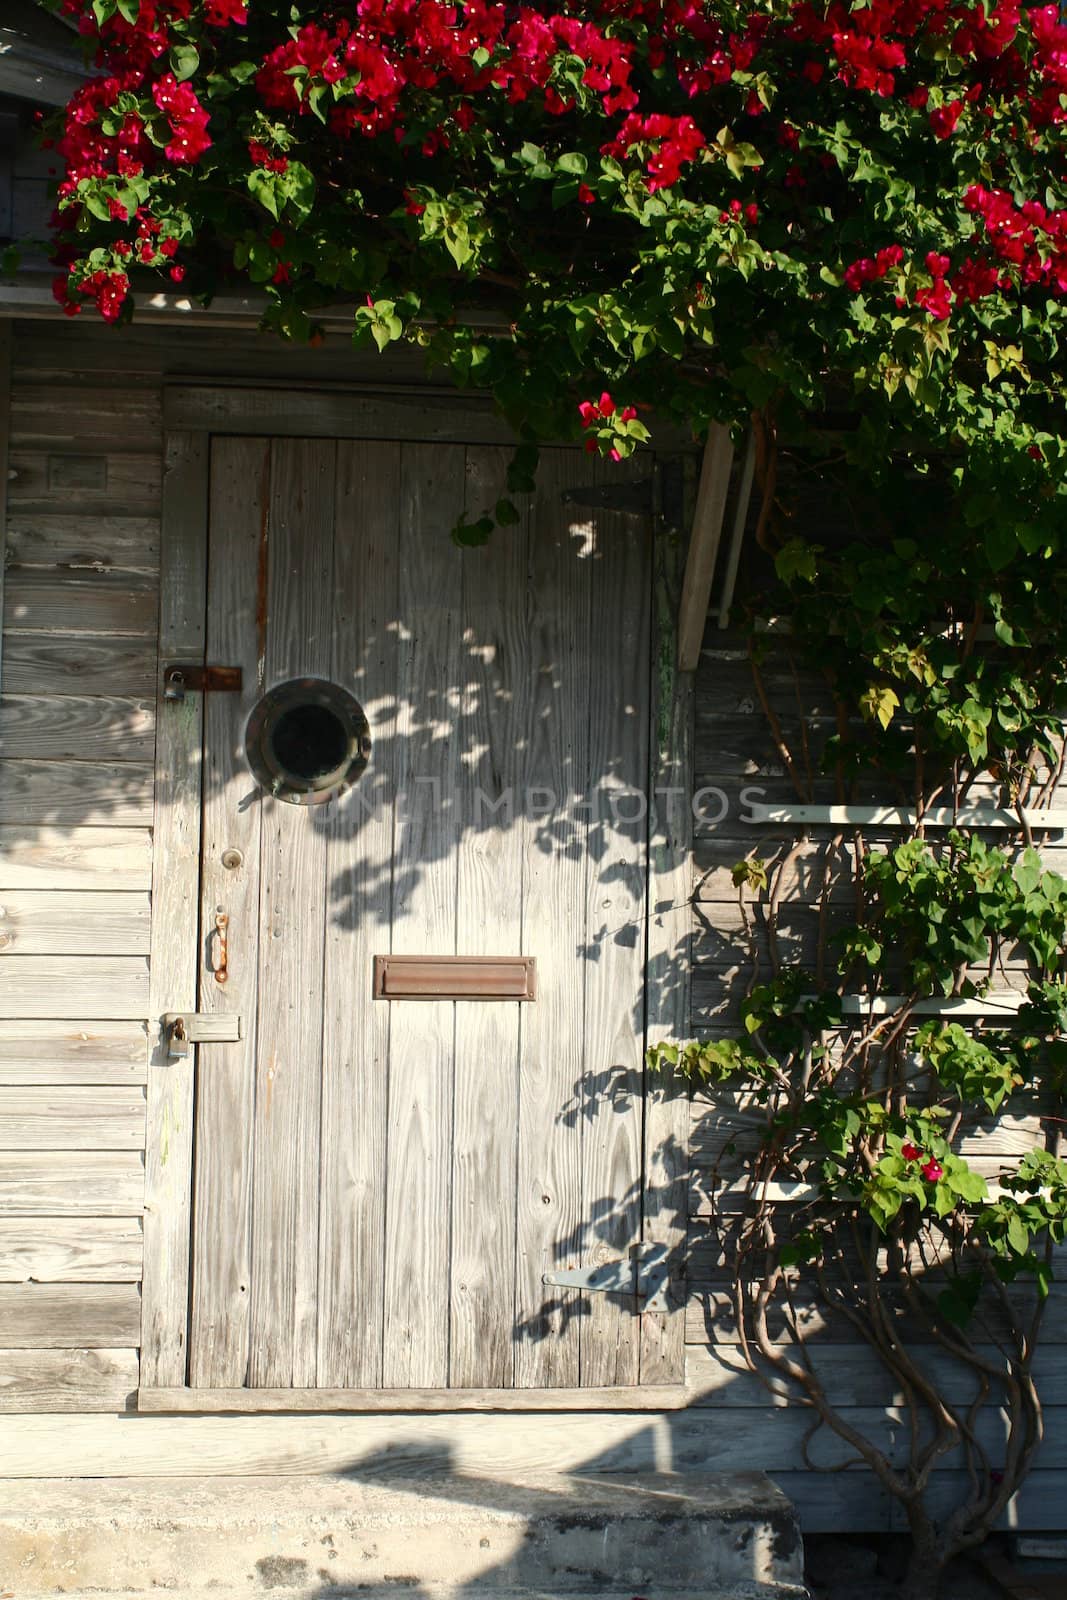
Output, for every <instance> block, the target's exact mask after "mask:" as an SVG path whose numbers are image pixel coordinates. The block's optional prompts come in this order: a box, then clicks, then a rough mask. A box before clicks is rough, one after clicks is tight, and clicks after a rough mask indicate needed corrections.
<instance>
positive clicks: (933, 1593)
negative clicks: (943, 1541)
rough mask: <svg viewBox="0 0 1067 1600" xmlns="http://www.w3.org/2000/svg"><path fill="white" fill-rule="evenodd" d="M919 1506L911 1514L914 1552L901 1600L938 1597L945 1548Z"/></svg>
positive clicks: (912, 1547)
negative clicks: (917, 1511)
mask: <svg viewBox="0 0 1067 1600" xmlns="http://www.w3.org/2000/svg"><path fill="white" fill-rule="evenodd" d="M916 1509H917V1508H912V1509H911V1511H910V1514H909V1517H908V1520H909V1522H910V1523H911V1554H910V1556H909V1557H908V1570H907V1572H906V1573H905V1574H904V1581H903V1582H902V1584H901V1586H900V1600H937V1591H938V1587H939V1585H940V1582H941V1569H942V1567H943V1566H944V1564H945V1552H944V1550H943V1549H942V1548H941V1545H940V1542H939V1540H938V1538H937V1535H936V1533H935V1531H934V1529H933V1528H932V1527H931V1525H930V1523H929V1522H928V1521H927V1519H926V1518H925V1516H923V1515H922V1513H921V1512H919V1513H918V1514H916Z"/></svg>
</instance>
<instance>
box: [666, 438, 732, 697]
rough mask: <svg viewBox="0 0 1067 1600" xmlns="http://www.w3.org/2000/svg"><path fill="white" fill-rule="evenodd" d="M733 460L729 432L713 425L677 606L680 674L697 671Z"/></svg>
mask: <svg viewBox="0 0 1067 1600" xmlns="http://www.w3.org/2000/svg"><path fill="white" fill-rule="evenodd" d="M733 460H734V447H733V444H732V442H731V440H730V431H729V429H728V428H724V427H723V426H722V425H721V424H720V423H713V424H712V425H711V427H710V428H709V429H708V440H707V444H706V445H705V446H704V461H703V465H702V467H701V470H700V483H699V485H698V487H697V499H696V507H695V509H694V512H693V528H692V532H691V533H690V536H689V553H688V555H687V557H686V566H685V577H684V580H683V582H682V593H681V599H680V602H679V606H678V670H679V672H692V671H694V670H695V668H696V665H697V662H698V661H699V660H700V644H701V640H702V639H703V637H704V624H705V622H706V621H707V615H708V600H709V599H710V597H711V583H712V579H713V578H714V576H715V559H716V557H717V556H718V553H719V544H720V541H721V539H722V524H723V517H724V516H725V514H726V497H727V494H728V493H729V489H730V469H731V467H732V466H733Z"/></svg>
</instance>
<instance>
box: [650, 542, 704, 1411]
mask: <svg viewBox="0 0 1067 1600" xmlns="http://www.w3.org/2000/svg"><path fill="white" fill-rule="evenodd" d="M684 561H685V543H684V538H683V535H682V533H681V530H680V529H678V528H672V527H670V526H668V525H665V524H662V523H661V525H660V526H659V527H658V528H657V530H656V538H655V543H654V547H653V600H652V604H653V618H652V648H651V661H652V684H651V696H650V700H651V707H650V711H651V714H650V728H651V733H650V739H649V749H650V769H651V770H650V777H649V807H650V810H649V863H648V868H649V881H648V894H649V918H648V954H647V958H646V966H645V1027H646V1042H647V1043H648V1044H649V1045H653V1044H658V1043H660V1042H661V1041H662V1040H664V1039H670V1038H675V1039H678V1038H686V1037H688V1034H689V1032H690V1027H691V1023H690V993H689V989H690V938H691V926H690V917H691V913H690V903H691V901H692V897H693V864H692V842H693V815H692V809H691V802H692V792H693V678H692V675H691V674H682V673H679V672H678V670H677V668H676V664H675V663H676V661H677V623H676V618H677V616H678V599H679V595H680V592H681V586H682V573H683V567H684ZM688 1146H689V1103H688V1096H687V1094H686V1093H685V1091H684V1089H681V1088H679V1086H678V1085H677V1084H664V1083H663V1082H662V1081H649V1082H648V1083H646V1087H645V1161H644V1170H645V1180H644V1181H645V1205H644V1238H645V1241H646V1242H647V1243H649V1244H662V1245H665V1246H666V1247H667V1249H668V1250H669V1251H670V1252H671V1254H672V1257H673V1264H674V1270H673V1272H672V1290H673V1299H674V1303H675V1309H673V1310H671V1311H669V1312H667V1313H665V1314H658V1313H652V1312H646V1313H645V1315H644V1316H643V1317H642V1318H641V1382H642V1383H643V1384H646V1383H647V1384H657V1383H676V1382H680V1381H681V1378H682V1375H683V1373H684V1370H685V1317H684V1311H683V1306H684V1288H683V1282H682V1255H683V1252H684V1248H685V1230H686V1220H685V1218H686V1188H687V1182H688V1170H689V1148H688Z"/></svg>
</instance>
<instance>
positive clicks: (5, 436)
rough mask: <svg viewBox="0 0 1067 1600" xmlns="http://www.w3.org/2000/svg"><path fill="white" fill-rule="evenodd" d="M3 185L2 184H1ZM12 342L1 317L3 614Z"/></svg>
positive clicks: (0, 568) (0, 550)
mask: <svg viewBox="0 0 1067 1600" xmlns="http://www.w3.org/2000/svg"><path fill="white" fill-rule="evenodd" d="M0 186H2V185H0ZM11 345H12V325H11V322H10V320H8V319H4V320H3V321H0V617H2V616H3V614H4V573H5V570H6V566H7V561H6V556H7V463H8V455H9V452H10V445H11ZM3 648H4V640H3V630H2V629H0V686H2V685H3Z"/></svg>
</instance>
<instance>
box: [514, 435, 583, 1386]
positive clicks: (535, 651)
mask: <svg viewBox="0 0 1067 1600" xmlns="http://www.w3.org/2000/svg"><path fill="white" fill-rule="evenodd" d="M589 477H590V466H589V462H588V459H587V458H585V457H584V456H583V457H578V458H574V457H571V456H569V455H567V454H565V453H564V452H562V451H551V452H545V454H544V457H543V459H542V463H541V477H540V493H539V495H538V497H537V500H536V501H535V503H534V508H533V513H532V517H533V523H532V530H531V532H532V544H531V579H532V582H531V595H530V615H529V623H528V630H529V631H528V636H529V644H530V655H529V665H528V667H527V677H528V679H529V682H530V684H531V704H530V715H529V719H528V723H527V727H528V732H527V734H526V738H525V741H524V743H525V751H524V754H525V760H524V763H523V799H524V817H523V944H524V946H525V951H526V953H528V954H530V955H535V956H536V957H537V963H538V986H539V998H538V1000H537V1003H536V1005H533V1006H529V1007H527V1009H526V1011H525V1012H524V1014H523V1027H522V1066H521V1073H520V1084H519V1181H518V1226H517V1248H518V1260H517V1285H516V1317H517V1340H518V1343H517V1346H516V1351H515V1382H516V1384H517V1385H518V1386H519V1387H522V1388H533V1389H540V1388H556V1387H559V1388H577V1387H578V1386H579V1383H580V1377H579V1366H578V1320H579V1317H580V1315H581V1297H580V1296H579V1295H578V1294H577V1293H576V1292H575V1291H574V1290H571V1289H547V1288H546V1287H545V1285H544V1284H543V1282H542V1276H543V1274H544V1273H545V1272H548V1271H550V1270H552V1269H554V1268H570V1267H577V1266H579V1265H580V1261H581V1256H580V1235H581V1230H582V1228H583V1226H584V1223H585V1221H586V1218H585V1216H584V1215H583V1214H582V1188H581V1137H582V1135H581V1126H580V1118H581V1106H580V1104H578V1103H577V1101H576V1094H577V1092H578V1091H577V1087H576V1086H577V1085H579V1084H580V1081H581V1074H582V1001H583V997H582V995H581V993H580V992H579V990H578V986H577V984H576V981H575V980H576V977H577V974H578V971H579V968H578V964H577V959H576V958H577V954H578V952H579V951H580V950H581V949H582V948H583V947H584V944H585V939H586V905H585V862H584V859H583V848H584V843H585V835H586V822H587V817H588V813H587V812H586V811H584V810H580V809H576V806H575V799H577V801H578V804H579V805H581V804H582V803H583V802H586V801H587V800H588V798H589V797H587V796H585V795H579V796H577V797H575V796H574V795H573V790H574V789H575V787H576V775H577V774H585V773H587V772H588V769H589V759H588V750H589V727H588V717H587V711H588V693H589V685H588V674H589V670H590V663H589V654H588V649H589V646H588V639H589V628H590V616H591V604H592V569H593V562H592V561H591V560H590V559H588V556H589V554H590V550H589V543H590V540H591V528H590V527H589V525H588V524H587V523H586V520H585V519H586V515H587V514H586V513H585V512H583V511H581V510H578V509H575V510H570V509H569V508H567V507H566V506H564V504H563V503H562V495H563V494H564V493H565V492H566V491H567V490H568V489H573V488H577V487H580V486H581V485H582V484H585V483H588V482H589ZM535 811H536V813H537V814H533V813H534V812H535Z"/></svg>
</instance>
